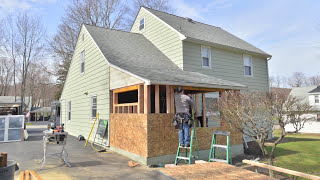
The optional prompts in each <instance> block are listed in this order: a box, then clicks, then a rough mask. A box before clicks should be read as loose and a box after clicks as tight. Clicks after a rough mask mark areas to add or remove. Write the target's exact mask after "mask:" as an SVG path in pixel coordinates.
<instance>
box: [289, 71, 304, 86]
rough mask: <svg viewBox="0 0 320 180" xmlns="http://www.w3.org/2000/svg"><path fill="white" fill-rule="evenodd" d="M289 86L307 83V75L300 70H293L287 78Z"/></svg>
mask: <svg viewBox="0 0 320 180" xmlns="http://www.w3.org/2000/svg"><path fill="white" fill-rule="evenodd" d="M288 84H289V86H291V87H302V86H306V85H308V81H307V77H306V75H305V74H304V73H302V72H294V73H293V75H292V76H291V77H290V78H289V81H288Z"/></svg>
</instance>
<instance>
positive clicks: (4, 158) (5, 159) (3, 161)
mask: <svg viewBox="0 0 320 180" xmlns="http://www.w3.org/2000/svg"><path fill="white" fill-rule="evenodd" d="M7 163H8V153H6V152H2V153H1V158H0V167H6V166H7V165H8V164H7Z"/></svg>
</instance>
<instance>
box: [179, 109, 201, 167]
mask: <svg viewBox="0 0 320 180" xmlns="http://www.w3.org/2000/svg"><path fill="white" fill-rule="evenodd" d="M192 114H193V113H192ZM192 118H193V125H192V130H191V137H190V147H182V146H181V144H180V142H179V147H178V151H177V155H176V160H175V162H174V164H175V165H177V164H178V163H179V161H180V160H185V162H186V164H191V158H194V159H195V160H197V159H199V146H198V139H197V135H196V128H195V120H194V115H192ZM194 139H195V140H196V144H195V145H196V148H197V155H198V157H196V156H193V154H192V153H193V152H192V148H193V140H194ZM180 149H185V153H186V154H185V155H186V156H180ZM188 150H189V155H188Z"/></svg>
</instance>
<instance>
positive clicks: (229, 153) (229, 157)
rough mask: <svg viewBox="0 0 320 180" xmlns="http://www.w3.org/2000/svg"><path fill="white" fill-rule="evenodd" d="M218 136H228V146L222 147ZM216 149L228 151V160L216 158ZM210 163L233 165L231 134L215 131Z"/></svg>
mask: <svg viewBox="0 0 320 180" xmlns="http://www.w3.org/2000/svg"><path fill="white" fill-rule="evenodd" d="M217 135H222V136H227V145H220V144H216V143H217V139H216V137H217ZM216 148H220V149H225V150H226V159H217V158H216ZM209 162H225V163H227V164H232V159H231V146H230V132H225V131H214V132H213V136H212V143H211V148H210V155H209Z"/></svg>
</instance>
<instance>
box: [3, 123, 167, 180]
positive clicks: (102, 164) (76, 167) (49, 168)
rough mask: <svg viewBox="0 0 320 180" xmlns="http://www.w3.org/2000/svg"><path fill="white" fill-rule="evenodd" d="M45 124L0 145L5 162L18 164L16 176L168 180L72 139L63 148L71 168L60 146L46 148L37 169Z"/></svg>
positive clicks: (30, 126)
mask: <svg viewBox="0 0 320 180" xmlns="http://www.w3.org/2000/svg"><path fill="white" fill-rule="evenodd" d="M46 127H47V126H46V123H43V122H39V123H36V124H33V125H27V131H28V133H29V138H28V139H27V140H26V141H21V142H10V143H0V152H8V159H9V160H15V161H16V162H18V165H19V168H20V170H18V171H17V172H16V173H15V178H16V179H18V178H19V172H20V171H24V170H33V171H35V172H36V173H37V174H39V175H40V176H41V177H42V178H43V179H44V180H47V179H54V180H60V179H61V180H69V179H80V180H87V179H99V180H100V179H160V180H162V179H170V178H168V177H166V176H165V175H162V174H160V173H159V172H158V171H156V170H155V169H152V168H149V167H147V166H143V165H141V166H139V167H134V168H131V167H129V166H128V161H130V160H131V159H129V158H127V157H125V156H122V155H120V154H117V153H114V152H111V153H99V152H96V151H94V150H93V149H92V147H91V146H87V147H84V143H85V141H78V140H77V139H76V138H75V137H73V136H68V140H67V145H66V149H67V152H68V157H67V159H68V161H69V162H70V164H71V166H72V167H71V168H70V167H68V166H66V165H65V164H64V162H63V161H62V160H61V159H60V158H59V157H58V154H59V153H60V152H61V146H58V145H49V148H48V154H50V155H49V156H47V162H46V164H45V166H44V168H43V169H42V170H40V167H41V164H39V162H40V160H41V159H42V158H43V141H42V137H43V131H44V130H45V129H46Z"/></svg>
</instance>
